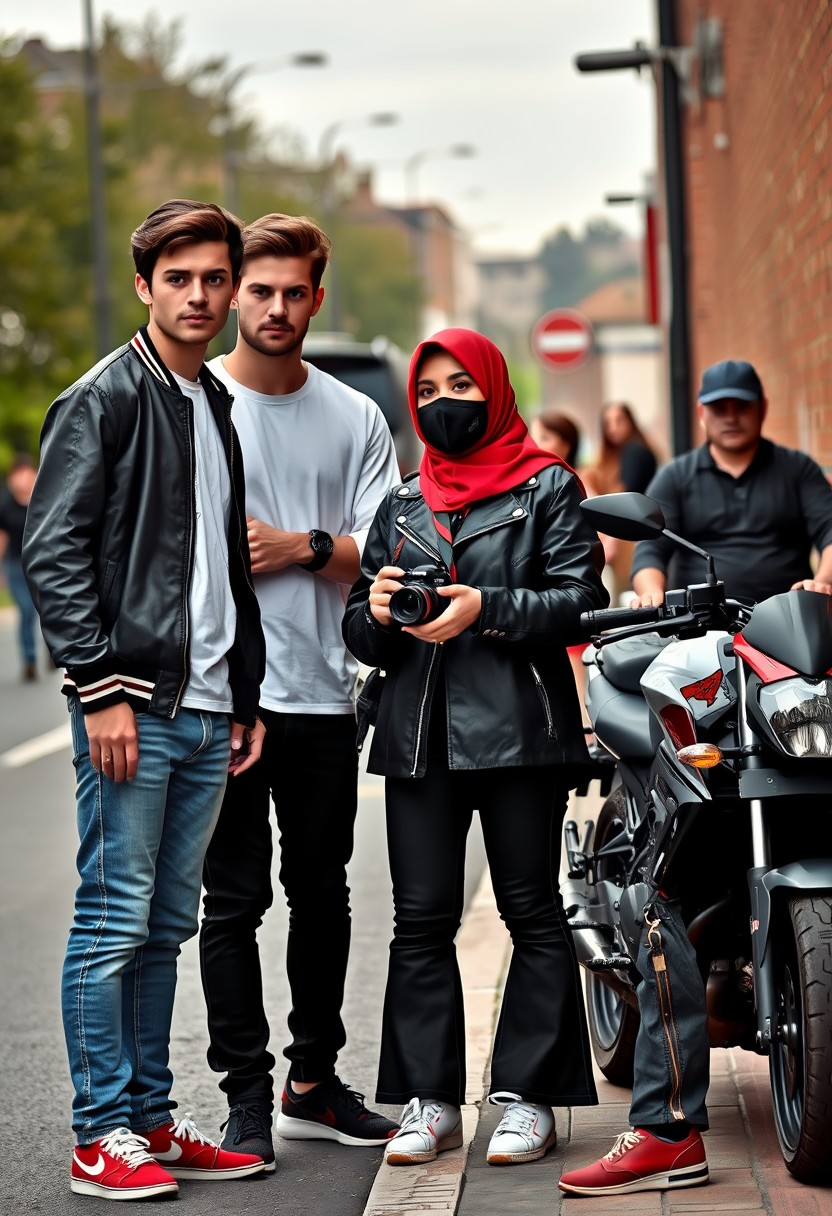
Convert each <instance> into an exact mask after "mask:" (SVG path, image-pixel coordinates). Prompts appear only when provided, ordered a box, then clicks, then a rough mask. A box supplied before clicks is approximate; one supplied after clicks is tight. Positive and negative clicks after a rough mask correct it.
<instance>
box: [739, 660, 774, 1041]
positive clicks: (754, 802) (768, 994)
mask: <svg viewBox="0 0 832 1216" xmlns="http://www.w3.org/2000/svg"><path fill="white" fill-rule="evenodd" d="M737 712H738V717H739V729H740V742H741V744H742V746H743V747H748V748H749V749H750V748H752V747H753V746H754V744H755V743H756V739H755V737H754V733H753V731H752V730H751V727H750V726H749V724H748V701H747V679H746V670H745V665H744V664H743V662H742V659H740V658H739V656H737ZM745 765H746V767H747V768H759V767H761V760H760V757H759V756H758V755H756V754H754V753H750V754H749V755H747V756H746V757H745ZM748 812H749V820H750V826H751V869H750V870H749V871H748V889H749V894H750V896H751V960H752V963H753V965H754V1006H755V1010H756V1013H757V1031H756V1035H755V1041H756V1046H757V1051H758V1052H760V1054H761V1055H768V1053H769V1051H770V1050H771V1043H772V1039H773V1038H774V1036H775V1035H776V1034H777V991H776V985H775V977H774V959H773V957H772V951H771V950H769V949H768V943H769V933H768V930H769V929H770V927H771V922H770V918H769V915H768V911H769V905H770V895H769V892H768V890H767V889H766V888H765V886H764V885H763V879H764V878H765V876H766V875H767V874H768V873H769V871H770V869H771V850H770V847H769V838H768V831H767V829H766V823H765V817H764V814H763V802H762V799H761V798H751V799H750V800H749V803H748ZM761 928H762V931H761Z"/></svg>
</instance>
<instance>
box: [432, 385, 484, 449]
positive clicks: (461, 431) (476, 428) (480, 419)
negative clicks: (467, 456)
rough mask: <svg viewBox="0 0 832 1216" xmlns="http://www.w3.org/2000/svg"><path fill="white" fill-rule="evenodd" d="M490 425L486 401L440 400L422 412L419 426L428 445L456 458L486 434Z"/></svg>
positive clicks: (447, 398) (441, 398) (445, 398)
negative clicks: (488, 423)
mask: <svg viewBox="0 0 832 1216" xmlns="http://www.w3.org/2000/svg"><path fill="white" fill-rule="evenodd" d="M487 422H488V402H487V401H454V399H453V397H437V399H436V400H435V401H431V403H430V405H423V406H422V407H421V409H420V410H419V426H420V427H421V428H422V434H423V435H424V437H425V443H427V444H429V445H430V446H431V447H432V448H436V449H437V450H438V451H440V452H447V454H448V455H449V456H454V455H456V454H457V453H458V452H467V451H468V449H469V448H472V447H473V446H474V444H475V443H476V442H477V440H478V439H480V438H481V436H483V435H484V434H485V427H486V423H487Z"/></svg>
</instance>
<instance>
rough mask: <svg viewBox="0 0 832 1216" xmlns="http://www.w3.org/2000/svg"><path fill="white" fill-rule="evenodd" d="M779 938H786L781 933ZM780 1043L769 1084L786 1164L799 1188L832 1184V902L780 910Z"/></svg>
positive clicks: (799, 902) (812, 901)
mask: <svg viewBox="0 0 832 1216" xmlns="http://www.w3.org/2000/svg"><path fill="white" fill-rule="evenodd" d="M778 930H779V931H778ZM775 942H776V943H778V951H777V954H776V956H775V957H776V959H777V981H776V983H777V1002H778V1035H777V1037H776V1039H775V1041H774V1042H773V1043H772V1045H771V1053H770V1056H769V1077H770V1080H771V1095H772V1103H773V1106H774V1122H775V1126H776V1128H777V1138H778V1140H779V1141H780V1150H781V1152H782V1154H783V1160H784V1161H785V1163H786V1167H787V1169H788V1170H789V1172H790V1173H792V1174H793V1175H794V1177H795V1178H797V1179H798V1181H799V1182H821V1181H827V1182H828V1181H829V1180H830V1179H832V1139H830V1135H829V1128H830V1125H832V900H829V899H821V898H819V897H811V896H808V897H801V898H794V899H790V900H789V901H788V904H787V905H784V906H783V907H782V908H781V909H780V919H779V924H777V925H776V926H775Z"/></svg>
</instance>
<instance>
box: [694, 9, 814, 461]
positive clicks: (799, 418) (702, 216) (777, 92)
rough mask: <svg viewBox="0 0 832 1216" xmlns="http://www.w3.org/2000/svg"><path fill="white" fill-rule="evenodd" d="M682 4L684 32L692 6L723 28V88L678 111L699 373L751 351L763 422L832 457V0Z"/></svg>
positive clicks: (780, 436) (778, 435) (778, 434)
mask: <svg viewBox="0 0 832 1216" xmlns="http://www.w3.org/2000/svg"><path fill="white" fill-rule="evenodd" d="M677 11H678V21H679V27H680V29H679V34H680V37H679V42H680V44H681V45H690V44H691V41H692V37H693V24H694V20H695V17H696V15H697V14H701V15H703V16H708V17H719V18H720V19H721V20H722V23H723V31H724V40H725V46H724V67H725V96H724V98H722V99H709V100H705V101H703V102H702V104H701V105H700V106H698V107H697V106H696V105H695V104H693V105H690V106H688V107H686V108H685V119H684V136H683V138H684V144H685V151H686V171H687V175H688V177H687V197H688V207H689V211H688V240H689V273H690V310H691V347H692V350H691V354H692V373H693V379H694V383H695V384H698V378H699V375H700V373H701V370H702V368H703V367H705V366H707V365H708V364H709V363H713V362H715V361H716V360H718V359H723V358H728V357H735V358H746V359H750V360H751V362H752V363H754V365H755V366H756V367H757V369H758V371H759V372H760V375H761V378H762V381H763V384H764V386H765V388H766V391H767V394H768V397H769V401H770V406H769V417H768V421H767V424H766V433H767V434H768V435H769V436H770V437H771V438H772V439H775V440H777V441H779V442H781V443H785V444H788V445H789V446H793V447H800V448H803V449H804V450H805V451H808V452H810V453H811V454H812V455H813V456H815V458H816V459H817V460H818V461H819V462H820V463H821V464H822V465H824V466H825V467H826V468H827V469H828V470H829V469H832V0H678V10H677ZM720 145H725V146H720ZM697 438H698V436H697Z"/></svg>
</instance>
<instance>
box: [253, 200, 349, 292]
mask: <svg viewBox="0 0 832 1216" xmlns="http://www.w3.org/2000/svg"><path fill="white" fill-rule="evenodd" d="M243 250H244V256H245V259H246V260H248V259H250V258H311V259H312V267H311V274H310V278H311V279H312V286H313V287H314V289H315V291H317V290H318V288H319V287H320V285H321V278H322V277H323V273H324V271H325V270H326V265H327V262H328V261H329V255H330V254H331V253H332V241H330V239H329V237H328V236H327V235H326V233H325V232H324V231H323V230H322V229H321V228H319V227H318V225H317V224H316V223H314V222H313V221H312V220H310V219H309V217H308V216H306V215H283V214H281V213H280V212H279V211H274V212H272V214H271V215H261V216H260V219H259V220H254V221H253V222H252V223H251V224H248V225H247V226H246V227H245V228H244V229H243Z"/></svg>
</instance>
